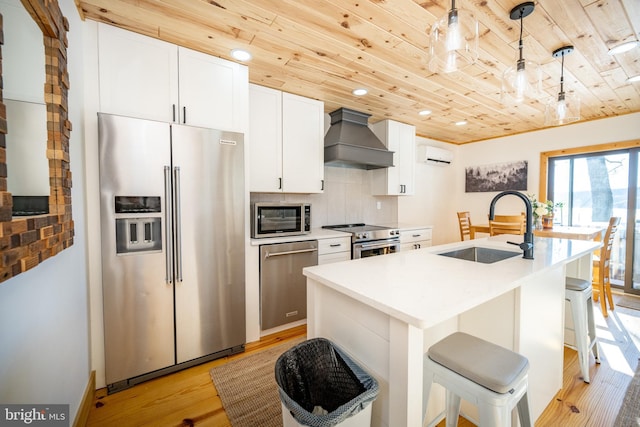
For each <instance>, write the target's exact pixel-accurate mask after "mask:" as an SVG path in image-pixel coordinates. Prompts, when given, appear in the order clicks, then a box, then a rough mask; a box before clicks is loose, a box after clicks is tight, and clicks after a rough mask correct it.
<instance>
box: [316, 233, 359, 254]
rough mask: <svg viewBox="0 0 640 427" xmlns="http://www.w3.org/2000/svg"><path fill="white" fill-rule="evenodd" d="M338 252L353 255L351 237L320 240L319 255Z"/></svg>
mask: <svg viewBox="0 0 640 427" xmlns="http://www.w3.org/2000/svg"><path fill="white" fill-rule="evenodd" d="M337 252H349V253H351V238H350V237H337V238H334V239H321V240H318V255H326V254H334V253H337Z"/></svg>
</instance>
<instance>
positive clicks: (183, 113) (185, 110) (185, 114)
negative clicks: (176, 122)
mask: <svg viewBox="0 0 640 427" xmlns="http://www.w3.org/2000/svg"><path fill="white" fill-rule="evenodd" d="M182 123H184V124H187V107H182Z"/></svg>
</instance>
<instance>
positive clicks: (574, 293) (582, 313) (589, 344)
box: [564, 277, 600, 383]
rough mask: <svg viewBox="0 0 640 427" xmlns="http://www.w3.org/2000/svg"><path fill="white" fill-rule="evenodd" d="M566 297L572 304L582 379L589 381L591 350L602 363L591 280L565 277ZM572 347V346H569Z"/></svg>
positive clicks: (597, 360)
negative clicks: (594, 317) (594, 318)
mask: <svg viewBox="0 0 640 427" xmlns="http://www.w3.org/2000/svg"><path fill="white" fill-rule="evenodd" d="M564 299H565V300H567V301H569V304H570V305H571V315H572V318H573V330H574V333H575V337H576V345H575V349H576V350H578V360H579V361H580V370H581V371H582V379H583V381H584V382H585V383H589V382H590V381H591V380H590V378H589V350H591V351H592V352H593V356H594V357H595V358H596V363H600V352H599V351H598V341H597V337H596V327H595V322H594V320H593V288H592V287H591V282H590V281H589V280H583V279H576V278H575V277H567V278H566V279H565V287H564ZM569 347H572V346H569Z"/></svg>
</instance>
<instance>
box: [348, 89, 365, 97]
mask: <svg viewBox="0 0 640 427" xmlns="http://www.w3.org/2000/svg"><path fill="white" fill-rule="evenodd" d="M351 93H353V94H354V95H355V96H362V95H366V94H367V90H366V89H354V90H353V92H351Z"/></svg>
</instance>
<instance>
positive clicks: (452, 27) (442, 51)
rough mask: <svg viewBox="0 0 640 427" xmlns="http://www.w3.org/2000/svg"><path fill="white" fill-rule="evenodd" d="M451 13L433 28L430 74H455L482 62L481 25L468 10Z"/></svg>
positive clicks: (454, 10) (453, 10)
mask: <svg viewBox="0 0 640 427" xmlns="http://www.w3.org/2000/svg"><path fill="white" fill-rule="evenodd" d="M451 3H452V6H451V10H449V12H448V13H447V14H446V15H445V16H443V17H442V18H440V19H438V21H436V23H435V24H433V26H432V27H431V36H430V38H431V43H430V48H429V70H430V71H431V72H432V73H451V72H453V71H457V70H460V69H462V68H464V67H467V66H469V65H471V64H474V63H475V62H476V61H477V60H478V39H479V34H478V21H477V20H476V18H475V17H474V16H473V14H472V13H471V12H469V11H466V10H464V9H456V7H455V1H452V2H451Z"/></svg>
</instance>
